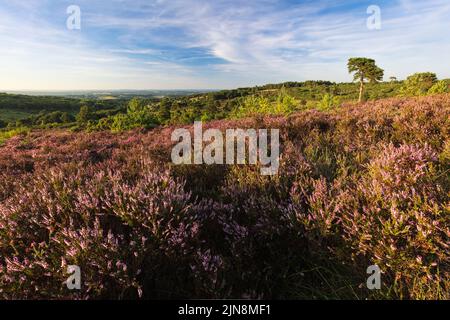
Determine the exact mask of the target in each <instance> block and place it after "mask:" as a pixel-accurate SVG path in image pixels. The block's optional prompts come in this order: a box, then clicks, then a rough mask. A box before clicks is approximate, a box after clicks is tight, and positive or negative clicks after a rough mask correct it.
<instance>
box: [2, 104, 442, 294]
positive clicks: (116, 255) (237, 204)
mask: <svg viewBox="0 0 450 320" xmlns="http://www.w3.org/2000/svg"><path fill="white" fill-rule="evenodd" d="M247 99H249V100H248V101H247V102H246V100H244V102H243V103H244V104H243V105H244V106H247V107H245V108H246V111H245V112H247V111H248V110H252V109H251V108H252V106H253V103H257V104H258V105H264V103H266V102H265V100H264V98H262V97H260V98H255V97H253V98H247ZM255 99H256V102H255ZM272 102H275V103H271V104H270V105H271V107H268V108H272V107H274V106H276V105H277V103H278V102H279V103H281V104H284V105H286V106H291V102H290V99H289V98H286V97H284V98H280V99H278V100H276V101H272ZM247 104H248V105H247ZM290 108H291V107H288V108H287V109H289V110H290ZM327 109H328V108H327ZM270 110H271V112H269V114H272V111H274V114H278V111H280V110H281V109H278V111H277V110H272V109H270ZM142 111H145V107H144V108H143V109H142V110H141V109H140V107H139V108H137V109H133V110H128V113H127V115H134V114H136V113H139V112H142ZM280 113H281V114H285V113H284V111H283V112H280ZM288 114H289V115H288V116H285V115H283V116H274V115H267V114H257V116H256V117H254V118H242V119H239V120H226V121H225V120H220V121H212V122H209V123H207V124H205V125H204V126H205V129H206V128H218V129H220V130H222V131H224V130H226V129H228V128H243V129H245V128H279V129H280V140H281V141H280V146H281V150H280V151H281V153H280V155H281V156H280V168H279V172H278V174H277V175H274V176H261V175H260V170H259V168H258V166H257V165H256V166H251V165H231V166H228V165H208V166H206V165H205V166H203V165H192V166H191V165H182V166H175V165H173V164H171V161H170V154H171V148H172V146H173V144H174V143H173V142H172V141H171V140H170V137H171V133H172V131H173V130H174V129H175V127H158V128H155V129H153V130H151V131H145V130H138V129H135V130H134V131H127V132H121V133H115V134H113V133H111V132H110V131H109V129H108V131H104V132H91V133H88V132H77V133H71V132H68V131H63V130H47V131H32V132H29V133H27V134H26V135H20V134H19V135H16V136H14V137H12V138H10V139H9V140H7V141H6V142H5V143H4V144H3V145H2V146H1V147H0V297H1V298H6V299H11V298H19V299H32V298H37V299H62V298H63V299H104V298H109V299H135V298H136V299H139V298H142V299H150V298H163V299H165V298H310V299H311V298H313V299H314V298H358V299H365V298H403V299H448V298H450V287H449V286H450V283H449V279H450V265H449V264H450V256H449V252H450V250H449V245H450V241H449V238H450V215H449V213H450V212H449V205H450V203H449V197H448V195H449V192H450V188H449V187H450V180H449V174H448V172H449V171H448V170H449V168H450V160H449V159H450V139H449V128H450V125H449V124H450V123H449V119H450V117H449V116H450V96H449V95H434V96H430V97H421V98H414V99H412V98H403V99H388V100H382V101H377V102H368V103H366V104H364V105H349V104H347V105H345V104H344V105H343V106H342V107H341V108H331V109H329V110H327V112H321V111H319V110H317V108H314V109H312V110H305V111H302V112H301V113H291V112H288ZM106 125H108V126H110V125H111V124H109V123H108V124H105V126H106ZM118 131H119V130H118ZM373 264H377V265H378V266H380V268H381V270H382V276H381V281H382V288H381V290H374V291H372V290H368V289H367V288H366V287H365V282H366V277H367V274H366V269H367V267H368V266H370V265H373ZM69 265H78V266H79V267H80V268H81V275H82V288H81V290H73V291H71V290H68V289H67V287H66V285H65V284H64V281H66V279H67V278H68V276H69V275H68V274H67V267H68V266H69Z"/></svg>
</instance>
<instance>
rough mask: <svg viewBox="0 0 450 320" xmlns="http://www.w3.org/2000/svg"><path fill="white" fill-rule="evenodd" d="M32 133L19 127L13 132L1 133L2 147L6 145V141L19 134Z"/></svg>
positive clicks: (0, 143) (0, 141) (0, 142)
mask: <svg viewBox="0 0 450 320" xmlns="http://www.w3.org/2000/svg"><path fill="white" fill-rule="evenodd" d="M29 132H30V129H29V128H26V127H19V128H15V129H12V130H6V131H0V146H1V145H2V144H4V143H5V141H6V140H8V139H10V138H12V137H14V136H17V135H19V134H28V133H29Z"/></svg>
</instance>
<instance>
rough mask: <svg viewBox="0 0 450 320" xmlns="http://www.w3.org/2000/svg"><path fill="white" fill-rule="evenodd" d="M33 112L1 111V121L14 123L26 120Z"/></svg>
mask: <svg viewBox="0 0 450 320" xmlns="http://www.w3.org/2000/svg"><path fill="white" fill-rule="evenodd" d="M32 114H33V113H31V112H26V111H19V110H13V109H0V119H2V120H3V121H5V122H12V121H16V120H19V119H24V118H27V117H29V116H30V115H32Z"/></svg>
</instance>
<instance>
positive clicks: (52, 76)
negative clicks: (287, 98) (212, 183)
mask: <svg viewBox="0 0 450 320" xmlns="http://www.w3.org/2000/svg"><path fill="white" fill-rule="evenodd" d="M70 5H78V6H79V7H80V9H81V29H80V30H69V29H68V28H67V27H66V20H67V18H68V17H69V15H68V14H67V13H66V10H67V7H68V6H70ZM370 5H377V6H379V7H380V9H381V29H380V30H370V29H369V28H367V25H366V21H367V18H368V17H369V16H370V15H369V14H368V13H367V8H368V7H369V6H370ZM449 17H450V1H449V0H427V1H423V0H397V1H384V0H383V1H381V0H380V1H378V0H370V1H364V0H358V1H357V0H348V1H329V0H315V1H292V0H289V1H288V0H285V1H274V0H247V1H233V0H231V1H230V0H228V1H221V0H215V1H211V0H210V1H200V0H195V1H194V0H145V1H144V0H134V1H131V0H70V1H66V0H20V1H19V0H17V1H16V0H14V1H8V2H7V1H2V3H1V4H0V70H2V77H0V91H1V90H3V91H5V90H74V89H79V90H98V89H180V88H185V89H207V88H235V87H240V86H253V85H259V84H265V83H275V82H283V81H302V80H318V79H322V80H331V81H351V79H352V78H351V76H350V75H348V73H347V70H346V61H347V59H348V58H349V57H355V56H367V57H371V58H374V59H376V61H377V63H378V64H379V66H380V67H382V68H384V69H385V76H386V78H388V77H389V76H396V77H398V78H400V79H402V78H405V77H406V76H407V75H409V74H411V73H414V72H420V71H432V72H435V73H437V75H438V77H440V78H450V63H449V62H448V60H449V57H450V32H449V30H450V19H449Z"/></svg>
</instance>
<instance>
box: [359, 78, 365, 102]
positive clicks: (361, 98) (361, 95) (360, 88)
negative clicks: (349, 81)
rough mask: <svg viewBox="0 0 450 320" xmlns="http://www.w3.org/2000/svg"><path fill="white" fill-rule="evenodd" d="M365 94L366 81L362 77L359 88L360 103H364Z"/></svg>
mask: <svg viewBox="0 0 450 320" xmlns="http://www.w3.org/2000/svg"><path fill="white" fill-rule="evenodd" d="M363 94H364V79H363V78H362V77H361V80H360V86H359V100H358V101H359V102H362V101H363Z"/></svg>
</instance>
